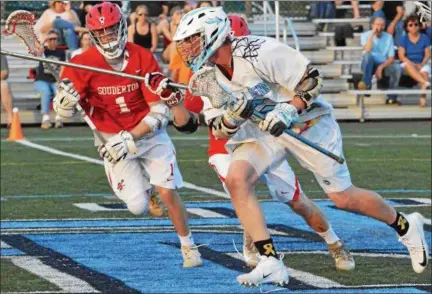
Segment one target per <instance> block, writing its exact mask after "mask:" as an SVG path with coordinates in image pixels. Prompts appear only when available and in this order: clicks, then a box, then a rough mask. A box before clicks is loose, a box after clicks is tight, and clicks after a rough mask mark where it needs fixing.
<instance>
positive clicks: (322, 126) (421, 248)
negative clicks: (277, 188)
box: [280, 115, 427, 273]
mask: <svg viewBox="0 0 432 294" xmlns="http://www.w3.org/2000/svg"><path fill="white" fill-rule="evenodd" d="M303 135H304V136H305V137H306V138H308V139H310V140H312V141H313V142H314V143H318V144H320V145H321V146H322V147H324V148H326V149H328V150H330V151H332V152H334V153H335V154H340V155H342V153H343V152H342V135H341V132H340V129H339V125H338V124H337V122H336V120H335V119H334V118H333V116H331V115H325V116H323V117H322V118H321V119H320V120H319V122H318V123H317V124H316V125H315V126H314V127H312V128H310V129H308V130H307V131H306V132H304V133H303ZM281 137H282V138H281V140H283V141H285V146H286V147H288V148H289V149H290V151H291V152H292V153H293V155H294V156H295V157H296V158H297V159H298V160H299V162H300V163H301V164H302V165H303V166H304V167H306V168H307V169H309V170H311V171H312V172H313V173H314V174H315V177H316V179H317V181H318V183H319V184H320V186H321V187H322V188H323V190H324V191H325V192H326V193H327V195H328V196H329V198H330V199H331V200H332V201H333V202H334V203H335V204H336V206H337V207H338V208H341V209H345V210H350V211H355V212H358V213H361V214H363V215H366V216H369V217H372V218H375V219H377V220H379V221H382V222H384V223H386V224H388V225H389V226H390V227H392V228H393V229H394V230H395V231H396V232H397V234H398V235H399V236H400V241H401V242H402V243H403V244H404V245H405V246H407V247H408V250H409V252H410V255H411V261H412V266H413V269H414V271H415V272H417V273H421V272H423V271H424V269H425V268H426V265H427V243H426V240H425V237H424V231H423V217H422V216H421V215H420V214H419V213H412V214H410V215H407V216H406V217H405V216H404V215H402V214H400V213H399V212H397V211H396V210H395V209H394V208H393V207H392V206H391V205H389V204H388V203H387V202H385V200H384V199H383V198H382V197H381V196H380V195H379V194H378V193H376V192H374V191H371V190H366V189H362V188H358V187H356V186H354V185H353V184H352V182H351V176H350V173H349V170H348V166H347V165H346V163H344V164H338V163H336V162H335V161H334V160H332V159H330V158H328V157H326V156H324V155H322V154H321V153H319V152H316V151H312V150H310V148H307V147H305V146H304V145H302V144H301V143H299V142H295V141H294V140H293V139H292V138H288V136H284V135H282V136H281ZM280 142H281V141H280ZM288 142H289V143H288ZM282 144H284V143H282Z"/></svg>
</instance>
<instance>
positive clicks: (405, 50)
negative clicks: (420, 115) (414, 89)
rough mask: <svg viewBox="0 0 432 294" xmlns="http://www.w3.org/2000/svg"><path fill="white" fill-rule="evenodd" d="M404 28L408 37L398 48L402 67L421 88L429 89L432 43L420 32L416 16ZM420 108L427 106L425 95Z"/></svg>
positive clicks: (405, 37) (402, 40)
mask: <svg viewBox="0 0 432 294" xmlns="http://www.w3.org/2000/svg"><path fill="white" fill-rule="evenodd" d="M404 28H405V30H406V35H404V36H403V37H402V38H401V40H400V41H399V47H398V55H399V60H400V61H401V67H402V68H403V69H404V71H405V72H406V73H408V75H409V76H410V77H411V78H412V79H414V80H415V81H416V82H418V83H419V85H420V88H422V89H427V88H428V87H430V83H429V77H430V74H431V66H430V63H429V60H430V56H431V48H430V46H431V41H430V39H429V38H428V36H427V35H426V34H423V33H421V32H420V21H419V19H418V17H417V16H416V15H411V16H409V17H408V18H407V19H406V20H405V23H404ZM420 106H422V107H424V106H426V96H425V95H422V96H421V98H420Z"/></svg>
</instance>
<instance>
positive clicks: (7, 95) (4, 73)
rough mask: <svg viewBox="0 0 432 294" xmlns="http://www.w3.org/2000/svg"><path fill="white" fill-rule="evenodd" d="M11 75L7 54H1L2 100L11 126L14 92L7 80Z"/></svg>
mask: <svg viewBox="0 0 432 294" xmlns="http://www.w3.org/2000/svg"><path fill="white" fill-rule="evenodd" d="M8 77H9V67H8V63H7V59H6V55H1V76H0V80H1V102H2V104H3V107H4V109H5V110H6V114H7V127H8V128H9V127H10V125H11V123H12V115H13V112H12V94H11V91H10V88H9V84H8V82H7V78H8Z"/></svg>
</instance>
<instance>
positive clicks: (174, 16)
mask: <svg viewBox="0 0 432 294" xmlns="http://www.w3.org/2000/svg"><path fill="white" fill-rule="evenodd" d="M183 15H184V12H183V9H182V8H181V6H178V5H176V6H173V7H172V8H171V10H170V16H171V20H170V21H168V19H163V20H161V22H160V23H159V24H158V26H157V31H158V34H161V35H162V36H163V38H164V51H163V53H162V60H163V61H165V62H168V63H169V62H170V59H171V55H172V50H175V44H174V43H172V42H171V41H172V38H173V37H174V34H175V32H176V30H177V27H178V25H179V23H180V20H181V19H182V17H183ZM173 48H174V49H173Z"/></svg>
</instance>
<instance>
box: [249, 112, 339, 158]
mask: <svg viewBox="0 0 432 294" xmlns="http://www.w3.org/2000/svg"><path fill="white" fill-rule="evenodd" d="M253 116H255V117H256V118H258V119H259V120H264V119H265V116H264V115H263V114H262V113H259V112H257V111H254V112H253ZM284 132H285V134H287V135H290V136H291V137H293V138H294V139H297V140H299V141H300V142H302V143H303V144H306V145H307V146H309V147H311V148H312V149H315V150H316V151H318V152H321V153H322V154H324V155H326V156H328V157H330V158H331V159H333V160H335V161H336V162H338V163H339V164H343V163H344V162H345V159H343V158H342V157H340V156H337V155H336V154H334V153H333V152H330V151H329V150H327V149H324V148H322V147H321V146H318V145H316V144H315V143H313V142H312V141H310V140H308V139H306V138H305V137H303V136H301V135H299V134H297V133H296V132H294V131H293V130H291V129H285V131H284Z"/></svg>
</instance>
